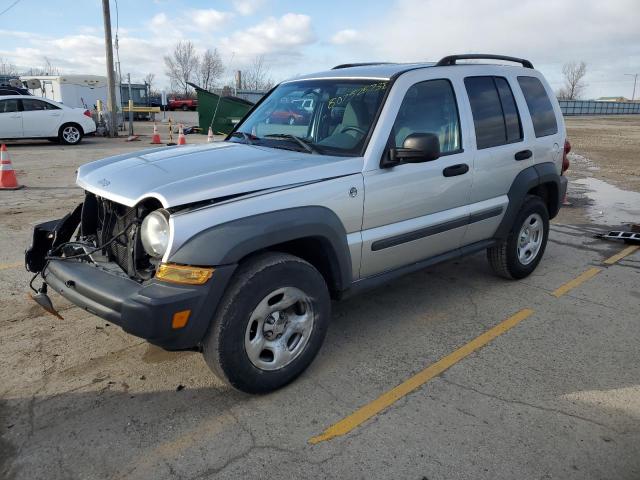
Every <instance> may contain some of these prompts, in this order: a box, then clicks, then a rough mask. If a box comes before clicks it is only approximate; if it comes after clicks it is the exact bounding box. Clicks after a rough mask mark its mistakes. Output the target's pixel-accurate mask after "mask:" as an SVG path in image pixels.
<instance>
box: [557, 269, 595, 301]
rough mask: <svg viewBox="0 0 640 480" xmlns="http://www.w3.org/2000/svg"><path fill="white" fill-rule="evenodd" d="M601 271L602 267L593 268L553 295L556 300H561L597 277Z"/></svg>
mask: <svg viewBox="0 0 640 480" xmlns="http://www.w3.org/2000/svg"><path fill="white" fill-rule="evenodd" d="M601 271H602V268H600V267H591V268H590V269H589V270H586V271H584V272H582V273H581V274H580V275H578V276H577V277H576V278H574V279H573V280H569V281H568V282H567V283H565V284H564V285H560V286H559V287H558V288H556V289H555V290H554V291H553V292H552V293H551V295H553V296H554V297H556V298H560V297H561V296H562V295H564V294H565V293H568V292H570V291H571V290H573V289H574V288H576V287H579V286H580V285H582V284H583V283H584V282H586V281H587V280H589V279H591V278H593V277H595V276H596V275H597V274H599V273H600V272H601Z"/></svg>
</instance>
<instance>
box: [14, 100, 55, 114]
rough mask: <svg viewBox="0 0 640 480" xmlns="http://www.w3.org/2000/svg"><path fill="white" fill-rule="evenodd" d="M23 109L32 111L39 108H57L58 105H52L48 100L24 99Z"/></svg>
mask: <svg viewBox="0 0 640 480" xmlns="http://www.w3.org/2000/svg"><path fill="white" fill-rule="evenodd" d="M22 109H23V110H24V111H25V112H32V111H38V110H57V109H58V107H56V106H55V105H52V104H50V103H48V102H43V101H42V100H35V99H30V98H29V99H23V100H22Z"/></svg>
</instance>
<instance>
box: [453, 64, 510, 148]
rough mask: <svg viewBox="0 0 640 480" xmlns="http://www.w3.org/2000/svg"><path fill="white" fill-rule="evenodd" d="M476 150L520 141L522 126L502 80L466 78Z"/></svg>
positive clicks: (507, 88)
mask: <svg viewBox="0 0 640 480" xmlns="http://www.w3.org/2000/svg"><path fill="white" fill-rule="evenodd" d="M464 85H465V87H466V89H467V95H468V96H469V103H470V104H471V113H472V115H473V123H474V125H475V132H476V146H477V148H478V149H483V148H490V147H497V146H499V145H506V144H508V143H513V142H518V141H520V140H522V127H521V124H520V116H519V115H518V108H517V106H516V102H515V99H514V98H513V93H512V92H511V87H509V83H508V82H507V80H506V79H504V78H502V77H490V76H486V77H467V78H465V79H464Z"/></svg>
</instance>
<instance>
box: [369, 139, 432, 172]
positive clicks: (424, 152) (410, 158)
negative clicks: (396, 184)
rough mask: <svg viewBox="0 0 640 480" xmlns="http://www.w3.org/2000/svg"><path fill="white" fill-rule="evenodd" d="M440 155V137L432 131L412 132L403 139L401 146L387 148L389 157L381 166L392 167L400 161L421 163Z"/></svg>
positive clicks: (400, 162)
mask: <svg viewBox="0 0 640 480" xmlns="http://www.w3.org/2000/svg"><path fill="white" fill-rule="evenodd" d="M439 157H440V139H439V138H438V136H437V135H436V134H434V133H412V134H410V135H408V136H407V138H405V139H404V142H403V144H402V148H392V149H390V150H389V158H388V159H383V160H382V163H381V166H382V167H394V166H396V165H400V164H402V163H422V162H430V161H432V160H436V159H437V158H439Z"/></svg>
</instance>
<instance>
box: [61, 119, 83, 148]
mask: <svg viewBox="0 0 640 480" xmlns="http://www.w3.org/2000/svg"><path fill="white" fill-rule="evenodd" d="M83 135H84V132H83V131H82V127H80V125H78V124H75V123H65V124H64V125H62V126H61V127H60V130H59V131H58V139H59V140H60V143H62V144H63V145H77V144H79V143H80V142H81V141H82V136H83Z"/></svg>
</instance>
